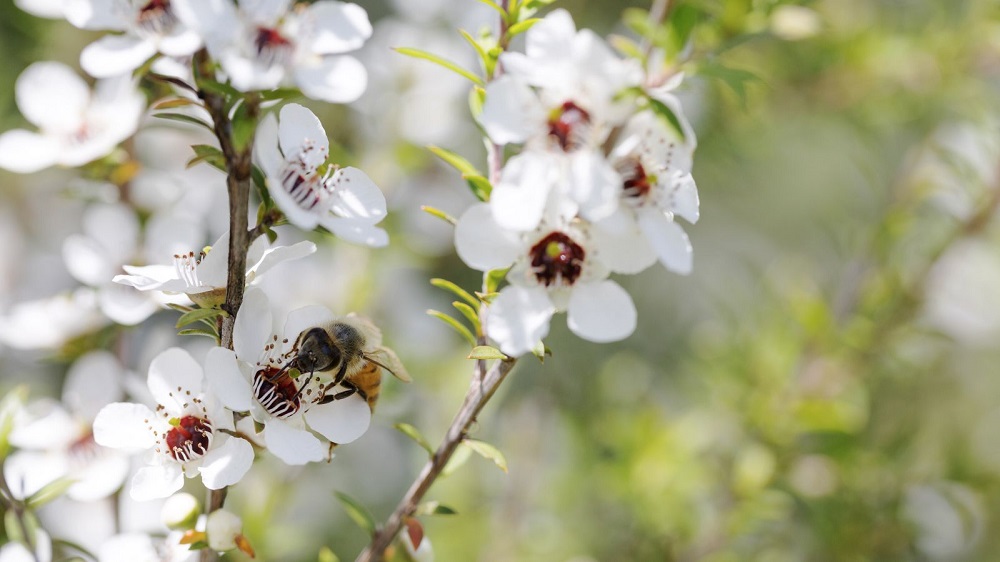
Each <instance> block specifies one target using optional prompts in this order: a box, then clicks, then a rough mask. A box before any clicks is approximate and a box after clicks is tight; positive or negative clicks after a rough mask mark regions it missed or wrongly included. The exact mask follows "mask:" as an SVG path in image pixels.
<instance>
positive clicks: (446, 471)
mask: <svg viewBox="0 0 1000 562" xmlns="http://www.w3.org/2000/svg"><path fill="white" fill-rule="evenodd" d="M471 456H472V449H470V448H469V447H468V446H466V444H465V442H462V443H460V444H459V445H458V448H456V449H455V452H454V453H453V454H452V455H451V458H450V459H448V462H447V463H446V464H445V465H444V468H442V469H441V476H451V475H452V474H454V473H455V471H456V470H458V469H459V468H462V465H464V464H465V463H466V461H468V460H469V457H471Z"/></svg>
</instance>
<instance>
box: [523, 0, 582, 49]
mask: <svg viewBox="0 0 1000 562" xmlns="http://www.w3.org/2000/svg"><path fill="white" fill-rule="evenodd" d="M575 36H576V25H575V24H574V23H573V16H571V15H570V14H569V12H567V11H566V10H564V9H562V8H560V9H557V10H553V11H552V12H550V13H549V14H548V15H546V16H545V17H544V18H543V19H542V21H540V22H538V23H537V24H535V25H534V26H532V28H531V29H529V30H528V33H527V38H526V40H525V49H524V51H525V54H527V55H528V56H529V57H530V58H533V59H564V58H569V57H570V56H571V55H572V52H571V51H572V48H573V38H574V37H575Z"/></svg>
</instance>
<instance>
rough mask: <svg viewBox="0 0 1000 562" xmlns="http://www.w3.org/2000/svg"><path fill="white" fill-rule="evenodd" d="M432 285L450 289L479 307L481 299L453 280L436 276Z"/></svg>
mask: <svg viewBox="0 0 1000 562" xmlns="http://www.w3.org/2000/svg"><path fill="white" fill-rule="evenodd" d="M431 285H434V286H435V287H437V288H438V289H444V290H446V291H450V292H451V293H452V294H454V295H455V296H457V297H458V298H460V299H462V300H464V301H465V302H467V303H469V305H470V306H473V307H475V308H479V301H478V300H476V297H474V296H472V295H470V294H469V293H468V291H466V290H465V289H463V288H461V287H459V286H458V285H456V284H454V283H452V282H451V281H448V280H447V279H441V278H440V277H435V278H434V279H431Z"/></svg>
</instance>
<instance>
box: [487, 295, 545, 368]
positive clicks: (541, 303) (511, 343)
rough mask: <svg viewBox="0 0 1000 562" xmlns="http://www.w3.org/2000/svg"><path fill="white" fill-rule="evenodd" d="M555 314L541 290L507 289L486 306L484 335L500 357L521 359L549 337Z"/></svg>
mask: <svg viewBox="0 0 1000 562" xmlns="http://www.w3.org/2000/svg"><path fill="white" fill-rule="evenodd" d="M555 311H556V309H555V306H553V305H552V301H551V300H549V296H548V294H547V293H546V291H545V289H544V288H542V287H518V286H515V285H511V286H508V287H506V288H505V289H504V290H502V291H500V295H499V296H497V298H496V299H495V300H494V301H493V303H492V304H491V305H490V314H489V316H488V317H487V318H486V328H487V333H488V334H489V336H490V338H492V339H493V340H494V341H496V342H497V344H498V345H499V346H500V350H501V351H503V352H504V353H506V354H508V355H511V356H515V357H516V356H519V355H523V354H525V353H527V352H528V351H531V349H532V348H534V347H535V346H536V345H538V342H540V341H541V340H542V338H544V337H545V336H546V335H547V334H548V333H549V321H550V320H551V319H552V315H553V314H554V313H555Z"/></svg>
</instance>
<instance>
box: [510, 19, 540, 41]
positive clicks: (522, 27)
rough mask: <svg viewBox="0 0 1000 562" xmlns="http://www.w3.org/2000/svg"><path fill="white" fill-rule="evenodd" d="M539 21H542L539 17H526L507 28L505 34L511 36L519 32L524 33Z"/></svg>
mask: <svg viewBox="0 0 1000 562" xmlns="http://www.w3.org/2000/svg"><path fill="white" fill-rule="evenodd" d="M540 21H542V19H541V18H528V19H526V20H524V21H519V22H517V23H515V24H514V25H512V26H510V28H508V29H507V34H508V35H510V36H511V37H513V36H515V35H519V34H521V33H524V32H525V31H528V30H529V29H531V28H532V26H534V25H535V24H536V23H538V22H540Z"/></svg>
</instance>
